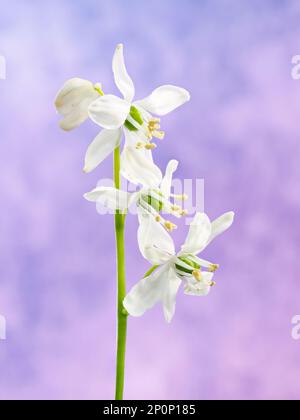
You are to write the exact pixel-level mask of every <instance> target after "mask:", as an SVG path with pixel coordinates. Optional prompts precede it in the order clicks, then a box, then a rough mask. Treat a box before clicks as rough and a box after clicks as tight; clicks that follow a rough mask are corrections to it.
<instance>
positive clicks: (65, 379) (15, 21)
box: [0, 0, 300, 399]
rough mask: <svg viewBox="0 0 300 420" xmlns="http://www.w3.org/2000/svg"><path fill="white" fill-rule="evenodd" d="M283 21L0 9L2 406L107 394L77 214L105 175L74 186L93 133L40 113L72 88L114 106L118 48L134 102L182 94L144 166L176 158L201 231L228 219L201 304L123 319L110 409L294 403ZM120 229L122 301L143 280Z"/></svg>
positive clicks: (291, 117) (292, 94) (220, 13)
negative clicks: (192, 191)
mask: <svg viewBox="0 0 300 420" xmlns="http://www.w3.org/2000/svg"><path fill="white" fill-rule="evenodd" d="M299 21H300V4H299V1H297V0H294V1H293V0H289V1H284V0H282V1H278V0H265V1H263V2H262V1H261V0H252V1H251V2H249V1H241V0H201V1H199V0H185V1H179V0H152V1H151V2H141V1H135V0H127V1H122V0H110V1H99V0H80V1H79V0H78V1H71V0H59V1H58V0H51V1H50V0H45V1H43V2H36V1H33V0H31V1H29V0H26V1H21V0H10V1H9V2H8V3H6V4H3V3H2V4H1V14H0V55H4V56H5V57H6V60H7V80H5V81H3V80H0V109H1V113H0V136H1V139H0V165H1V173H2V176H1V178H0V193H1V203H2V204H1V212H0V214H1V216H0V229H1V230H0V259H1V263H0V313H1V314H3V315H5V317H6V319H7V340H6V341H1V342H0V398H1V399H109V398H112V397H113V395H114V359H115V268H114V267H115V261H114V258H115V254H114V232H113V218H112V217H111V216H103V217H100V216H99V215H97V213H96V211H95V208H94V206H93V205H91V204H89V203H87V202H85V201H84V200H83V198H82V194H83V193H85V192H86V191H88V190H90V189H91V188H93V187H94V186H95V184H96V183H97V181H98V180H99V179H100V178H103V177H104V178H107V177H109V176H110V175H111V172H112V169H111V166H112V160H111V159H108V160H107V161H106V162H105V163H104V164H103V165H102V166H101V167H100V169H98V170H97V171H96V172H94V173H93V174H92V175H88V176H87V175H84V174H83V173H82V166H83V157H84V153H85V150H86V147H87V145H88V144H89V142H90V141H91V140H92V139H93V137H94V136H95V134H96V133H97V132H98V128H97V127H96V126H94V125H93V124H92V123H87V124H85V125H84V126H83V127H81V128H80V129H78V130H76V131H74V132H72V133H70V134H66V133H64V132H62V131H60V130H59V129H58V117H57V115H56V113H55V109H54V107H53V101H54V97H55V95H56V92H57V90H58V89H59V88H60V87H61V85H62V84H63V82H64V81H65V80H66V79H68V78H70V77H73V76H78V77H83V78H87V79H90V80H93V81H95V82H96V81H99V82H102V83H103V84H104V89H105V91H107V92H108V91H109V92H111V91H113V92H116V90H115V87H114V84H113V79H112V72H111V59H112V54H113V51H114V48H115V46H116V44H117V43H119V42H123V43H124V44H125V48H126V51H125V54H126V61H127V67H128V70H129V72H130V74H131V75H132V77H133V79H134V81H135V83H136V88H137V96H138V97H139V98H141V97H144V96H145V95H147V94H149V93H150V92H151V90H152V89H153V88H155V87H157V86H158V85H161V84H165V83H172V84H177V85H182V86H184V87H186V88H187V89H189V90H190V91H191V94H192V101H191V103H190V104H188V105H187V106H185V107H184V108H182V109H180V110H179V111H177V112H175V113H173V114H172V115H170V116H168V117H167V118H165V119H164V121H163V125H164V129H165V130H166V131H167V133H168V135H167V138H166V140H165V141H164V142H163V144H161V145H160V148H159V151H158V152H157V153H156V159H157V161H158V162H159V164H160V165H161V166H162V168H164V167H165V165H166V163H167V162H168V161H169V159H171V158H176V159H179V160H180V170H179V171H178V177H179V178H205V182H206V211H207V213H208V214H209V215H210V216H211V217H212V218H214V217H217V216H219V215H220V214H221V213H223V212H224V211H228V210H235V212H236V222H235V225H234V227H233V228H232V229H231V231H229V232H228V233H227V234H226V235H224V236H222V238H220V239H219V240H218V241H216V242H215V243H214V244H212V245H211V246H210V247H209V249H208V250H207V252H206V253H205V257H207V258H210V259H212V260H214V261H217V262H219V263H220V264H221V269H220V271H219V272H218V274H217V281H218V286H217V287H216V288H215V289H214V290H213V291H212V293H211V295H210V296H209V297H208V298H192V297H186V296H184V295H183V293H182V292H181V293H180V294H179V299H178V303H177V312H176V316H175V319H174V321H173V323H172V324H171V325H167V324H166V323H165V321H164V319H163V316H162V311H161V307H157V308H155V309H154V310H152V311H150V312H148V313H147V315H145V316H144V317H143V318H141V319H130V323H129V336H128V353H127V372H126V373H127V381H126V393H125V396H126V398H127V399H145V398H148V399H219V398H221V399H248V398H251V399H252V398H253V399H263V398H265V399H277V398H280V399H287V398H290V399H297V398H299V397H300V342H299V341H298V342H297V341H293V340H292V338H291V328H292V327H291V318H292V317H293V316H294V315H296V314H299V313H300V298H299V295H300V285H299V278H298V273H297V272H298V271H299V268H300V260H299V255H298V253H299V245H300V232H299V210H300V196H299V179H300V165H299V151H300V146H299V115H300V82H299V81H298V82H297V81H295V80H293V79H292V78H291V68H292V65H291V58H292V56H293V55H295V54H299V52H300V41H299V40H300V26H299ZM136 228H137V225H136V220H135V219H134V218H132V217H130V219H129V223H128V230H127V243H128V245H127V267H128V283H129V286H131V285H133V284H134V283H135V282H136V281H137V280H139V278H140V277H141V276H142V275H143V274H144V272H145V271H146V269H147V268H148V265H147V263H146V262H145V261H144V260H143V259H142V257H141V256H140V254H139V251H138V248H137V243H136ZM185 234H186V229H184V228H183V229H182V230H180V232H178V234H177V235H176V239H177V240H178V245H179V244H180V243H181V241H182V240H183V238H184V236H185Z"/></svg>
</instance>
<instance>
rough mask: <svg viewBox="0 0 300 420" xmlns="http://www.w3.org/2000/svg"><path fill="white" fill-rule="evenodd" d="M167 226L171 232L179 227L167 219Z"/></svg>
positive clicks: (165, 224)
mask: <svg viewBox="0 0 300 420" xmlns="http://www.w3.org/2000/svg"><path fill="white" fill-rule="evenodd" d="M164 226H165V228H166V229H167V230H168V231H169V232H173V230H175V229H177V226H176V225H174V223H172V222H169V221H166V222H165V223H164Z"/></svg>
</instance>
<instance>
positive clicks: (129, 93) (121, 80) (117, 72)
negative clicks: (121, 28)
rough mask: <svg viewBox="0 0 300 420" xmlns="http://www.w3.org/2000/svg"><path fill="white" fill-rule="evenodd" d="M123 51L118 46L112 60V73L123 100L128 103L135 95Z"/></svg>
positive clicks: (122, 48) (120, 45)
mask: <svg viewBox="0 0 300 420" xmlns="http://www.w3.org/2000/svg"><path fill="white" fill-rule="evenodd" d="M123 50H124V47H123V45H122V44H119V45H118V46H117V48H116V51H115V54H114V58H113V72H114V77H115V83H116V85H117V87H118V89H119V90H120V92H121V93H122V95H123V96H124V99H125V100H126V101H128V102H132V100H133V98H134V94H135V90H134V84H133V81H132V79H131V78H130V76H129V75H128V73H127V70H126V66H125V62H124V51H123Z"/></svg>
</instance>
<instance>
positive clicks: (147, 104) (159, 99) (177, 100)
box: [137, 85, 190, 116]
mask: <svg viewBox="0 0 300 420" xmlns="http://www.w3.org/2000/svg"><path fill="white" fill-rule="evenodd" d="M189 100H190V94H189V92H188V91H187V90H185V89H182V88H180V87H177V86H172V85H166V86H161V87H159V88H158V89H156V90H154V91H153V92H152V93H151V95H150V96H148V97H147V98H146V99H143V100H142V101H139V102H138V103H137V104H138V105H139V106H141V107H142V108H144V109H145V110H146V111H148V112H150V113H151V114H156V115H160V116H163V115H167V114H169V113H170V112H172V111H174V110H175V109H176V108H178V107H180V106H181V105H183V104H185V103H186V102H188V101H189Z"/></svg>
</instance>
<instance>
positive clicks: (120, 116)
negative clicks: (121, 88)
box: [88, 95, 130, 130]
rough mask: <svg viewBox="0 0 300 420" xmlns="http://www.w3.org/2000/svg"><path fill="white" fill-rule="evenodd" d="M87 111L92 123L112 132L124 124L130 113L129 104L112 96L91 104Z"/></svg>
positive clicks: (106, 96)
mask: <svg viewBox="0 0 300 420" xmlns="http://www.w3.org/2000/svg"><path fill="white" fill-rule="evenodd" d="M88 111H89V116H90V118H91V120H92V121H94V123H96V124H98V125H100V127H103V128H106V129H108V130H113V129H116V128H119V127H121V126H122V125H123V124H124V122H125V120H126V118H127V116H128V114H129V112H130V103H129V102H127V101H124V99H121V98H118V97H117V96H114V95H104V96H101V97H100V98H99V99H97V100H96V101H94V102H92V104H91V105H90V106H89V110H88Z"/></svg>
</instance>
